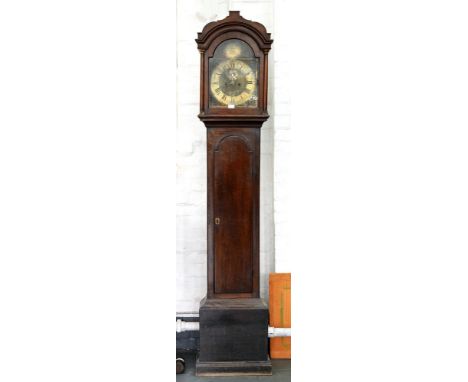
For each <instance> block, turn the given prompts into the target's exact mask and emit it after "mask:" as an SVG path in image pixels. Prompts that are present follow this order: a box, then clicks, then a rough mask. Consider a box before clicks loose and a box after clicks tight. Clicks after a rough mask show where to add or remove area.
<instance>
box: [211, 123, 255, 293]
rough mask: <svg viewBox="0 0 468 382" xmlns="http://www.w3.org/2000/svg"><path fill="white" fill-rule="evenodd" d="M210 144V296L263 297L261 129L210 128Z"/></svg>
mask: <svg viewBox="0 0 468 382" xmlns="http://www.w3.org/2000/svg"><path fill="white" fill-rule="evenodd" d="M207 143H208V144H207V146H208V296H209V297H225V298H237V297H259V203H258V202H259V198H258V195H259V187H260V185H259V181H260V179H259V159H260V158H259V152H260V147H259V145H260V130H259V129H258V128H248V127H236V128H232V127H224V126H220V127H209V128H208V135H207ZM216 219H219V224H216Z"/></svg>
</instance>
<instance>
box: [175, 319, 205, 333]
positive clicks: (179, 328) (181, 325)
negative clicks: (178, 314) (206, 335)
mask: <svg viewBox="0 0 468 382" xmlns="http://www.w3.org/2000/svg"><path fill="white" fill-rule="evenodd" d="M190 330H192V331H193V330H200V323H199V322H188V321H182V320H180V319H179V320H177V321H176V332H177V333H181V332H188V331H190Z"/></svg>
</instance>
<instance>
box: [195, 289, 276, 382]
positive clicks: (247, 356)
mask: <svg viewBox="0 0 468 382" xmlns="http://www.w3.org/2000/svg"><path fill="white" fill-rule="evenodd" d="M271 370H272V368H271V361H270V359H269V357H268V307H267V306H266V304H265V303H264V302H263V300H262V299H261V298H229V299H217V298H213V299H207V298H206V297H205V298H204V299H203V300H202V301H201V302H200V352H199V356H198V359H197V364H196V374H197V375H200V376H214V375H216V376H219V375H226V376H227V375H238V374H239V375H240V374H242V375H271V372H272V371H271Z"/></svg>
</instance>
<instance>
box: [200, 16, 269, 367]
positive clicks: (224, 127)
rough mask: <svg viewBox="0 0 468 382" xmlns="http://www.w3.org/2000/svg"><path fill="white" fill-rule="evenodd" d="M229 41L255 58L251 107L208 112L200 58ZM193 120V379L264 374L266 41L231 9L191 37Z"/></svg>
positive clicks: (205, 78) (266, 37)
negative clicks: (202, 242)
mask: <svg viewBox="0 0 468 382" xmlns="http://www.w3.org/2000/svg"><path fill="white" fill-rule="evenodd" d="M230 38H239V39H242V40H243V41H245V42H247V43H248V44H249V45H250V46H251V48H252V49H253V51H254V53H255V54H256V55H257V56H258V57H259V59H260V71H259V92H258V97H259V99H258V108H255V109H253V108H250V109H247V108H244V109H243V108H241V107H239V108H235V109H227V108H213V109H210V108H209V107H208V91H209V88H208V67H209V66H208V59H209V57H210V56H212V55H213V52H214V50H215V48H216V46H218V45H219V44H220V43H222V42H223V41H225V40H227V39H230ZM196 41H197V43H198V49H199V50H200V56H201V74H200V75H201V86H200V114H199V118H200V119H201V120H202V121H203V122H204V124H205V126H206V129H207V182H208V187H207V197H208V211H207V232H208V235H207V240H208V243H207V244H208V245H207V249H208V253H207V267H208V269H207V295H206V297H205V298H204V299H203V300H202V301H201V302H200V352H199V355H198V359H197V364H196V373H197V375H200V376H215V375H235V374H244V375H245V374H247V375H270V374H271V372H272V369H271V362H270V360H269V357H268V307H267V305H266V304H265V302H264V301H263V300H262V299H261V298H260V291H259V284H260V280H259V278H260V259H259V253H260V251H259V249H260V248H259V195H260V192H259V191H260V132H261V130H260V129H261V127H262V125H263V123H264V121H266V120H267V119H268V113H267V108H266V105H267V78H268V60H267V55H268V51H269V50H270V46H271V43H272V42H273V40H271V38H270V34H269V33H267V32H266V29H265V27H264V26H263V25H261V24H259V23H256V22H252V21H249V20H245V19H244V18H243V17H241V16H240V14H239V12H237V11H231V12H230V13H229V16H228V17H227V18H225V19H224V20H221V21H217V22H213V23H209V24H207V25H206V26H205V28H204V29H203V32H201V33H199V35H198V39H197V40H196Z"/></svg>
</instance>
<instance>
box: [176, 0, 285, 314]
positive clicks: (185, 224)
mask: <svg viewBox="0 0 468 382" xmlns="http://www.w3.org/2000/svg"><path fill="white" fill-rule="evenodd" d="M277 3H278V2H274V1H273V0H268V1H257V0H255V1H247V0H243V1H233V0H232V1H228V0H219V1H215V0H178V1H177V208H176V211H177V245H176V250H177V254H176V265H177V280H176V282H177V284H176V287H177V304H176V310H177V312H178V313H183V312H197V311H198V308H199V302H200V300H201V299H202V298H203V297H204V295H205V294H206V247H207V245H206V207H207V206H206V129H205V127H204V125H203V123H202V122H200V120H199V119H198V117H197V114H198V111H199V62H200V57H199V53H198V50H197V48H196V44H195V41H194V39H195V38H196V36H197V32H200V31H201V30H202V28H203V26H204V25H205V24H206V23H208V22H210V21H213V20H219V19H221V18H224V17H226V16H227V15H228V11H229V10H239V11H241V15H242V16H243V17H245V18H247V19H251V20H255V21H259V22H261V23H262V24H264V25H265V26H266V28H267V30H268V31H269V32H271V33H272V36H273V38H274V39H275V42H274V43H273V49H272V51H271V52H270V58H269V59H270V64H271V69H270V72H269V84H270V87H269V112H270V115H271V117H270V120H269V121H267V122H266V123H265V124H264V125H263V127H262V143H261V158H260V160H261V167H260V174H261V175H260V187H261V190H260V263H261V266H260V278H261V282H260V294H261V296H262V297H264V298H266V299H267V298H268V274H269V273H270V272H274V271H275V246H276V247H277V248H276V253H277V255H276V256H277V262H276V264H277V265H278V264H280V265H281V269H280V271H281V270H282V271H287V269H289V266H288V256H287V247H285V246H286V245H287V244H286V243H287V241H286V236H287V235H286V234H285V233H284V232H283V231H284V230H283V228H282V227H283V226H286V222H282V223H281V225H280V226H279V228H280V230H279V231H278V226H276V241H277V240H278V239H279V242H275V219H280V221H281V220H284V219H285V216H284V213H283V210H284V209H285V208H283V207H282V206H281V205H279V204H281V203H283V200H286V195H285V194H286V192H284V191H282V189H283V188H284V187H283V186H284V182H287V174H286V173H287V172H288V169H287V167H286V166H283V165H279V163H280V162H282V157H283V156H285V155H286V157H287V156H288V154H287V150H288V149H287V146H288V143H289V136H288V131H289V95H288V94H287V93H281V94H279V93H278V92H277V91H276V90H275V81H276V73H277V72H278V73H282V74H281V75H282V77H283V80H284V81H285V82H286V83H284V85H283V86H282V88H286V87H287V77H286V76H287V73H286V74H284V73H283V72H281V71H278V70H277V66H278V67H279V68H280V70H283V71H284V72H286V71H287V70H286V68H287V67H286V64H287V61H285V57H284V54H283V57H282V58H281V56H278V58H275V57H276V56H275V55H276V50H275V45H276V44H277V40H276V36H275V28H276V24H275V23H276V22H277V18H275V12H276V9H275V7H277ZM280 41H281V40H280ZM286 41H287V40H286ZM281 52H282V50H281ZM285 62H286V64H285ZM277 105H278V110H276V109H277ZM277 121H278V122H279V124H280V126H278V128H281V131H282V132H281V133H279V134H278V131H277V129H278V128H277ZM277 140H279V142H280V143H279V146H278V142H277ZM274 203H275V206H274ZM276 204H278V205H276ZM278 244H279V247H278ZM278 249H279V250H280V252H278ZM278 253H279V254H280V257H279V260H281V261H280V263H278ZM276 268H277V269H276V271H278V267H276Z"/></svg>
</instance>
